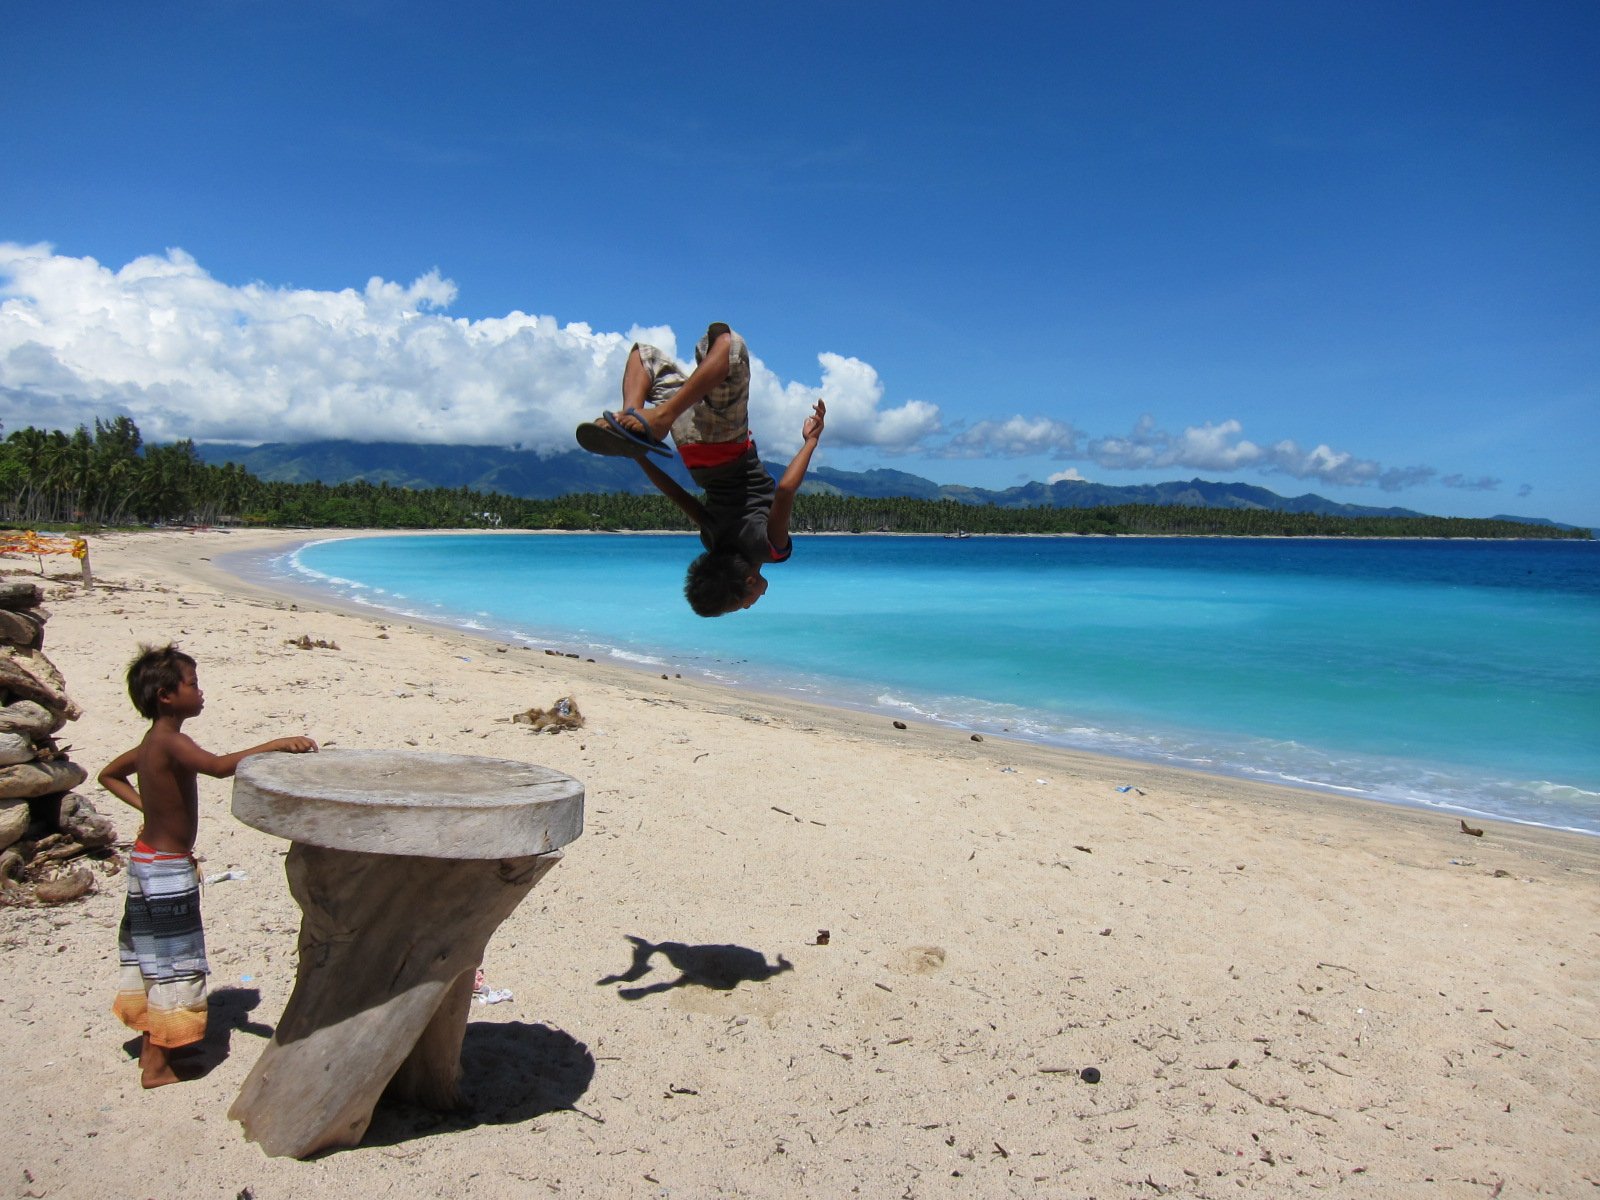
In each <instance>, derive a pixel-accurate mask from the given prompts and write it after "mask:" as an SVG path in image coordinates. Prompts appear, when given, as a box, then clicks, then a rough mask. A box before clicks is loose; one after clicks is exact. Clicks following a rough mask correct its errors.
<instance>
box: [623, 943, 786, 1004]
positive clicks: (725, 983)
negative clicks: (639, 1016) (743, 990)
mask: <svg viewBox="0 0 1600 1200" xmlns="http://www.w3.org/2000/svg"><path fill="white" fill-rule="evenodd" d="M627 937H628V940H629V941H630V942H632V943H633V963H632V964H631V965H630V966H629V967H628V969H627V970H626V971H625V972H623V973H622V974H621V975H607V976H606V977H605V978H604V979H597V980H595V983H597V984H601V985H604V984H608V983H633V982H634V981H636V980H639V979H643V978H644V977H645V976H646V975H648V974H649V973H650V970H651V966H650V960H651V959H652V958H654V957H655V956H656V955H658V954H659V955H661V957H662V958H664V959H666V960H667V961H668V962H669V963H671V964H672V965H673V966H674V967H675V968H677V971H678V977H677V978H676V979H668V980H663V981H662V982H660V983H652V984H650V985H648V986H646V987H637V988H618V989H617V995H619V996H621V997H622V998H623V999H624V1000H638V999H641V998H642V997H645V996H653V995H655V994H656V993H657V992H667V991H671V990H672V989H673V988H679V987H691V986H692V987H706V988H714V989H716V990H717V991H719V992H731V991H732V990H733V989H734V988H736V987H738V986H739V985H740V984H741V983H764V982H765V981H766V980H768V979H771V978H772V977H773V976H774V975H781V974H783V972H785V971H792V970H794V964H793V963H792V962H790V961H789V960H788V959H786V958H784V957H783V955H781V954H780V955H778V961H777V962H776V963H769V962H767V956H766V955H765V954H763V953H761V951H759V950H752V949H750V948H749V947H748V946H714V945H702V946H690V945H687V944H685V943H683V942H647V941H645V940H644V938H640V937H634V936H633V935H632V934H631V933H630V934H628V935H627Z"/></svg>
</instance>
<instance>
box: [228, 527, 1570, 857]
mask: <svg viewBox="0 0 1600 1200" xmlns="http://www.w3.org/2000/svg"><path fill="white" fill-rule="evenodd" d="M695 552H696V545H695V543H694V542H693V541H691V540H690V539H688V538H686V537H675V536H668V535H662V536H619V535H573V536H483V537H473V536H452V537H428V536H414V537H411V536H408V537H395V538H364V539H346V540H335V541H328V542H319V543H312V544H309V545H306V546H304V547H302V548H300V549H299V550H298V551H296V552H295V553H293V554H292V555H287V556H281V557H280V558H278V559H277V560H276V561H274V562H271V563H266V564H257V565H256V568H255V569H256V570H266V571H268V572H269V573H274V574H276V575H277V576H278V577H279V578H280V579H282V580H288V581H294V582H299V583H300V584H302V585H305V584H309V585H312V586H315V587H317V588H320V589H325V590H328V591H332V592H335V593H337V594H338V595H340V596H342V597H344V598H345V599H349V600H355V601H358V602H360V603H363V604H369V605H373V606H375V607H378V608H383V609H389V610H392V611H394V612H396V613H404V614H410V615H414V616H420V617H426V618H428V619H431V620H439V621H445V622H449V623H452V624H456V625H459V626H462V627H465V628H471V629H476V630H481V631H483V632H485V633H489V634H492V635H493V636H495V637H499V638H503V639H506V640H520V641H525V642H527V643H529V644H533V645H540V646H549V645H559V646H561V647H563V648H565V649H568V650H574V651H578V652H581V653H583V654H585V655H586V656H593V657H596V658H599V657H602V656H609V657H613V658H617V659H621V660H624V661H628V662H632V663H636V664H639V665H641V666H649V667H660V668H663V669H665V668H670V669H672V670H674V671H680V672H683V673H685V674H691V673H693V674H697V675H700V676H703V677H707V678H710V679H714V680H719V681H723V682H728V683H733V684H743V685H751V686H757V687H761V688H764V689H768V690H786V691H790V692H793V693H798V694H801V695H803V696H805V697H808V698H811V699H816V700H822V701H827V702H831V703H837V704H843V705H846V706H853V707H858V708H867V709H873V710H879V711H887V712H892V713H895V714H897V715H903V716H908V717H911V716H915V717H917V718H920V719H928V720H935V721H941V722H947V723H949V724H951V725H953V726H956V727H959V728H961V729H970V730H975V731H981V732H987V733H1005V734H1009V735H1012V736H1019V737H1025V738H1029V739H1033V740H1037V741H1042V742H1049V743H1055V744H1061V745H1067V746H1073V747H1079V748H1083V749H1088V750H1094V751H1098V752H1102V753H1109V754H1114V755H1119V756H1122V757H1125V758H1129V759H1133V760H1136V761H1135V763H1130V765H1129V767H1128V769H1127V776H1128V778H1127V782H1129V783H1134V784H1137V783H1138V767H1137V765H1136V763H1137V761H1138V760H1145V761H1159V762H1163V763H1170V764H1174V765H1181V766H1189V767H1196V768H1200V769H1203V770H1209V771H1214V772H1221V773H1226V774H1234V775H1240V776H1248V777H1251V778H1259V779H1265V780H1269V781H1279V782H1287V783H1295V784H1302V785H1311V786H1315V787H1319V788H1325V789H1331V790H1336V791H1339V792H1343V793H1347V794H1356V795H1362V796H1367V797H1370V798H1373V799H1378V800H1385V801H1390V802H1396V803H1406V804H1417V805H1428V806H1434V807H1440V808H1446V809H1450V810H1453V811H1459V812H1462V813H1463V814H1478V815H1492V816H1500V817H1507V818H1510V819H1514V820H1520V821H1528V822H1533V823H1537V824H1542V825H1551V826H1555V827H1558V828H1565V829H1574V830H1582V831H1585V832H1590V833H1600V545H1595V544H1583V543H1552V542H1460V543H1456V542H1432V541H1384V542H1362V541H1342V540H1330V541H1312V540H1262V539H1213V538H1206V539H1190V538H1172V539H1167V538H1150V539H1145V538H1141V539H1100V538H968V539H963V540H954V539H946V538H911V537H873V536H863V537H811V538H801V539H799V540H798V541H797V545H796V553H795V558H794V560H793V561H792V562H791V563H789V564H786V565H784V566H778V567H771V568H768V575H769V578H770V579H771V580H772V586H771V590H770V591H769V592H768V593H767V596H766V597H765V598H764V599H763V600H762V601H761V602H760V603H759V604H758V605H757V606H756V607H755V608H753V609H751V610H749V611H748V612H743V613H735V614H732V615H730V616H727V617H722V618H719V619H716V620H705V619H702V618H700V617H696V616H695V615H694V614H693V613H692V612H690V611H689V609H688V607H687V606H686V605H685V604H684V602H683V600H682V598H681V587H682V576H683V567H684V565H685V564H686V563H687V561H688V560H689V559H690V558H691V557H693V555H694V553H695Z"/></svg>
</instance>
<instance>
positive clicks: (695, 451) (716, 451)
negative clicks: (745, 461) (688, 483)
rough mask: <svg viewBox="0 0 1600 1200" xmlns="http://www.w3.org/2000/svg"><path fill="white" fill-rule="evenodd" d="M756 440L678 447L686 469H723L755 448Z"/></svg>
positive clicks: (696, 443)
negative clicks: (722, 467)
mask: <svg viewBox="0 0 1600 1200" xmlns="http://www.w3.org/2000/svg"><path fill="white" fill-rule="evenodd" d="M755 444H756V443H755V439H754V438H745V439H744V441H742V442H690V443H688V444H687V445H684V446H679V447H678V455H679V457H680V458H682V459H683V465H684V466H686V467H721V466H725V465H726V464H728V463H731V462H732V461H733V460H734V459H736V458H738V457H739V456H740V455H741V454H743V453H744V452H745V451H746V450H749V449H752V448H753V447H754V446H755Z"/></svg>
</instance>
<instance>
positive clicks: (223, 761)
mask: <svg viewBox="0 0 1600 1200" xmlns="http://www.w3.org/2000/svg"><path fill="white" fill-rule="evenodd" d="M316 748H317V744H316V742H314V741H312V740H311V739H310V738H308V737H286V738H277V739H275V740H273V741H270V742H262V743H261V745H259V746H251V747H250V749H248V750H235V751H234V752H233V753H232V754H212V753H211V752H210V751H209V750H206V749H203V748H202V747H201V746H199V745H198V744H197V743H196V742H195V741H194V739H193V738H191V737H189V736H187V735H185V734H179V735H178V736H177V737H176V738H174V739H173V742H172V756H173V757H174V758H175V759H177V760H178V762H179V763H180V764H181V765H183V766H185V767H187V768H189V770H191V771H194V772H195V773H196V774H199V775H209V776H211V777H212V778H213V779H229V778H232V776H233V773H234V772H235V771H237V770H238V769H239V764H240V763H242V762H243V761H244V760H245V759H247V758H249V757H250V756H251V755H253V754H271V753H276V752H278V751H283V752H285V753H288V754H310V753H312V752H314V751H315V750H316Z"/></svg>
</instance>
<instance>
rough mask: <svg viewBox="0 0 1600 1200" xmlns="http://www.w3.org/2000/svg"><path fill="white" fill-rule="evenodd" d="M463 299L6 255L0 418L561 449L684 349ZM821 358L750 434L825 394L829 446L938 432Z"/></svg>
mask: <svg viewBox="0 0 1600 1200" xmlns="http://www.w3.org/2000/svg"><path fill="white" fill-rule="evenodd" d="M455 299H456V287H455V285H454V284H453V283H451V282H450V281H449V280H447V279H444V278H443V277H441V275H440V274H439V273H438V272H437V271H430V272H429V273H427V274H425V275H423V276H421V277H419V278H418V279H416V280H414V281H413V282H412V283H410V284H409V285H407V284H400V283H395V282H392V281H388V280H384V279H380V278H376V277H374V278H373V279H371V280H369V281H368V282H367V284H366V286H365V287H363V288H361V289H359V290H358V289H355V288H345V289H343V290H340V291H336V292H333V291H315V290H309V289H298V288H290V287H275V286H271V285H268V284H263V283H252V284H248V285H245V286H233V285H229V284H225V283H221V282H219V281H217V280H216V279H213V278H212V277H211V276H210V274H208V273H207V272H206V270H205V269H204V268H203V267H201V266H200V264H199V263H197V262H196V261H195V260H194V259H193V258H192V257H191V256H189V255H188V254H186V253H184V252H183V251H182V250H176V249H174V250H168V251H167V252H166V253H165V254H163V255H146V256H144V257H141V258H137V259H135V260H134V261H132V262H130V263H128V264H127V265H126V266H123V267H121V268H120V269H112V268H110V267H107V266H104V265H102V264H100V263H98V262H96V261H95V260H94V259H92V258H73V257H69V256H65V255H60V254H57V253H55V251H54V249H53V248H52V247H50V246H48V245H34V246H23V245H18V244H15V243H6V242H0V421H4V423H5V424H6V426H7V427H8V428H13V429H14V428H19V427H21V426H23V425H39V426H46V427H55V428H72V427H74V426H76V425H79V424H90V423H92V422H93V420H94V418H96V417H100V418H109V417H112V416H115V415H119V414H126V415H127V416H130V417H132V418H133V420H134V421H135V422H136V423H137V424H138V425H139V428H140V430H141V432H142V433H143V434H144V436H145V438H146V440H149V441H168V440H172V439H176V438H183V437H190V438H195V439H196V440H202V441H206V440H216V441H243V442H255V441H305V440H314V439H321V438H350V439H355V440H361V441H402V442H461V443H476V444H494V445H523V446H526V447H529V448H530V449H536V450H566V449H570V448H572V446H573V442H572V430H573V428H574V426H575V425H576V424H577V423H578V422H579V421H581V420H584V419H587V418H590V417H593V416H595V415H596V414H598V413H599V412H600V410H601V409H603V408H614V407H615V406H616V404H617V401H618V399H619V383H620V380H621V378H622V368H623V364H624V363H625V361H626V359H627V354H628V349H629V347H630V346H631V345H632V344H633V343H634V342H635V341H648V342H652V343H653V344H655V345H659V346H661V347H662V348H663V349H665V350H667V351H668V352H669V353H677V352H678V349H679V347H678V345H677V339H676V337H675V335H674V334H673V332H672V330H671V329H669V328H666V327H654V328H643V327H640V328H634V329H630V330H627V331H625V332H605V331H597V330H594V329H592V328H590V327H589V326H588V325H585V324H582V323H578V322H574V323H569V324H566V325H562V324H560V323H558V322H557V321H556V319H555V318H554V317H550V316H535V315H529V314H527V313H522V312H513V313H509V314H507V315H505V316H503V317H490V318H484V319H481V320H465V319H462V318H456V317H451V316H449V315H448V313H447V312H446V311H445V310H447V309H448V308H449V306H450V305H451V304H452V303H454V301H455ZM818 361H819V362H820V364H821V367H822V375H821V379H820V382H819V383H817V384H807V383H802V382H784V381H782V380H780V379H778V378H777V377H776V376H775V375H774V374H773V373H772V372H771V371H769V370H767V369H766V367H765V366H764V365H762V364H761V362H760V361H759V359H757V360H756V361H755V362H754V363H753V364H752V366H753V372H752V396H751V415H752V419H753V423H754V424H755V427H756V432H757V436H758V437H760V438H762V439H763V441H764V442H765V441H767V440H769V439H770V441H771V442H772V443H773V445H774V448H775V449H779V450H781V449H784V448H786V447H792V446H794V445H798V442H799V433H800V427H801V424H802V423H803V421H804V419H805V415H806V413H807V412H809V411H810V408H811V404H812V403H813V402H814V401H815V399H816V398H817V397H818V396H822V397H824V398H825V399H826V400H827V402H828V409H829V414H828V437H829V441H830V442H831V443H833V444H837V445H841V446H849V445H858V446H877V447H884V448H906V447H909V446H911V445H912V444H914V443H916V442H917V441H918V440H919V439H921V438H923V437H925V436H926V435H927V434H929V433H931V432H935V431H937V430H938V428H939V411H938V409H937V408H936V407H935V406H934V405H931V404H927V403H924V402H921V401H911V402H908V403H906V404H903V405H901V406H899V407H898V408H891V409H883V408H881V407H880V405H881V402H882V399H883V387H882V384H881V383H880V382H879V380H878V376H877V373H876V372H875V371H874V370H873V369H872V367H870V366H869V365H867V364H866V363H863V362H861V361H859V360H857V359H852V358H842V357H840V356H838V355H834V354H826V353H824V354H821V355H819V356H818ZM688 365H691V366H692V361H691V363H690V364H688Z"/></svg>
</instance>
